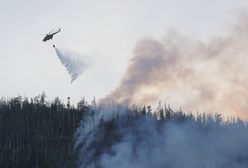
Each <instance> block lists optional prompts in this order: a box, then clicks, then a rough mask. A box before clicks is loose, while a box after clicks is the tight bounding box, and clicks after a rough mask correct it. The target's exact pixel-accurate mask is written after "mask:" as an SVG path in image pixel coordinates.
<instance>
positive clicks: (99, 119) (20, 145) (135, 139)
mask: <svg viewBox="0 0 248 168" xmlns="http://www.w3.org/2000/svg"><path fill="white" fill-rule="evenodd" d="M247 149H248V127H247V124H246V122H244V121H242V120H240V119H238V118H226V119H225V120H224V119H223V118H222V115H221V114H205V113H197V114H196V115H193V114H192V113H190V112H188V113H184V112H183V111H181V110H178V111H174V110H172V109H171V108H170V106H168V105H167V106H166V105H162V104H161V103H160V104H159V105H158V107H157V108H155V109H152V107H151V106H135V105H132V106H126V105H121V104H117V103H113V102H112V103H109V104H105V105H97V104H96V101H95V100H93V101H92V102H91V103H87V102H86V101H85V100H84V99H82V100H81V101H80V102H78V103H77V105H76V106H74V105H71V104H70V98H68V99H67V101H66V103H63V102H62V101H61V100H60V99H59V98H55V99H54V100H52V101H48V100H46V95H45V93H43V94H41V95H39V96H37V97H35V98H25V97H21V96H18V97H13V98H8V99H6V98H2V99H1V101H0V167H1V168H2V167H4V168H12V167H13V168H14V167H18V168H28V167H30V168H56V167H59V168H63V167H66V168H67V167H68V168H76V167H77V168H88V167H89V168H115V167H118V168H126V167H130V168H150V167H156V168H160V167H161V168H164V167H166V168H179V167H188V168H198V167H207V168H208V167H211V168H220V167H227V168H229V167H230V168H231V167H237V168H245V167H247V165H248V157H247V156H248V153H247V151H248V150H247Z"/></svg>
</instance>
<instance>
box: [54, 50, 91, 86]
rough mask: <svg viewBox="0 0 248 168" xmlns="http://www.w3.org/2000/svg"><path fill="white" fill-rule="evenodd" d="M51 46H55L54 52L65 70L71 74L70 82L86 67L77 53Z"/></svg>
mask: <svg viewBox="0 0 248 168" xmlns="http://www.w3.org/2000/svg"><path fill="white" fill-rule="evenodd" d="M53 47H54V48H55V51H56V54H57V56H58V58H59V60H60V62H61V63H62V64H63V65H64V67H65V68H66V70H67V72H68V73H69V75H70V76H71V83H72V82H73V81H75V80H76V79H77V78H78V76H80V75H81V74H82V73H83V71H84V70H85V68H86V67H87V66H86V63H85V62H83V61H82V60H81V59H82V56H81V55H79V54H77V53H74V52H70V51H65V50H62V49H59V48H57V47H55V46H53Z"/></svg>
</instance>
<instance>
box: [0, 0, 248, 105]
mask: <svg viewBox="0 0 248 168" xmlns="http://www.w3.org/2000/svg"><path fill="white" fill-rule="evenodd" d="M246 7H248V1H247V0H101V1H100V0H56V1H55V0H42V1H41V0H40V1H34V0H21V1H20V0H5V1H4V0H0V20H1V28H0V37H1V45H0V58H1V61H0V97H2V96H6V97H11V96H17V95H18V94H20V95H25V96H28V97H33V96H36V95H38V94H40V93H41V92H42V91H45V92H46V93H47V95H48V98H49V99H52V98H54V97H55V96H59V97H61V98H62V99H66V97H67V96H70V97H71V98H72V100H73V101H78V100H79V99H80V98H82V97H86V98H87V99H88V100H91V99H92V98H93V97H94V96H95V97H96V98H97V99H98V98H102V97H104V96H105V95H106V94H108V93H109V92H110V91H111V90H113V89H114V88H115V87H117V85H118V83H119V82H120V80H121V77H122V74H123V73H124V72H125V69H126V67H127V65H128V61H129V59H130V58H131V57H132V50H133V48H134V47H135V44H136V42H137V41H139V40H141V39H143V38H153V39H163V38H164V36H165V35H166V32H168V31H170V30H176V31H178V32H179V33H181V34H183V35H185V36H187V37H189V38H194V39H199V40H202V41H208V40H210V39H211V38H213V37H215V36H218V35H223V34H225V32H226V31H228V28H229V25H231V24H232V23H233V22H235V20H236V16H237V14H238V13H239V11H240V10H245V9H247V8H246ZM58 27H61V28H62V31H61V32H60V33H59V34H57V35H56V36H55V37H54V39H53V40H52V41H49V42H47V43H44V42H42V38H43V36H42V35H40V34H44V33H47V32H49V31H50V30H51V29H53V28H58ZM53 44H55V45H56V46H57V47H59V48H63V49H67V50H72V51H76V52H78V53H81V54H82V55H86V56H87V57H89V59H90V65H89V68H88V69H87V70H86V71H85V72H84V73H83V74H82V75H81V76H79V78H78V79H77V80H76V81H74V82H73V83H72V84H71V83H70V77H69V75H68V74H67V72H66V70H65V68H64V67H63V66H62V65H61V63H60V62H59V60H58V58H57V56H56V54H55V51H54V49H53V48H52V47H51V46H52V45H53Z"/></svg>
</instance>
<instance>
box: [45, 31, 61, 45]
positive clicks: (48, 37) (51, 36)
mask: <svg viewBox="0 0 248 168" xmlns="http://www.w3.org/2000/svg"><path fill="white" fill-rule="evenodd" d="M60 31H61V28H58V29H53V30H51V31H50V32H49V33H47V34H46V36H45V37H44V39H43V41H44V42H46V41H47V40H52V39H53V35H55V34H57V33H58V32H60Z"/></svg>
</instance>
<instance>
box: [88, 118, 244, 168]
mask: <svg viewBox="0 0 248 168" xmlns="http://www.w3.org/2000/svg"><path fill="white" fill-rule="evenodd" d="M122 129H123V130H122V132H123V138H122V140H121V141H120V142H118V143H116V144H114V145H113V146H112V147H111V149H110V151H107V152H106V153H105V154H103V155H102V156H101V158H100V166H101V168H116V167H118V168H127V167H128V168H151V167H154V168H182V167H183V168H199V167H202V168H221V167H225V168H234V167H235V168H245V167H247V164H248V161H247V159H248V158H247V156H248V150H247V149H248V140H247V139H248V136H247V134H244V133H245V132H246V133H247V131H241V132H240V131H237V130H225V129H221V128H215V129H210V130H208V131H206V132H202V130H201V129H196V128H193V127H191V123H185V124H168V125H167V126H166V127H164V128H162V131H158V130H157V128H156V122H154V121H152V120H149V119H148V120H141V121H137V122H136V123H134V125H133V127H131V128H127V129H126V128H122ZM93 167H94V166H93Z"/></svg>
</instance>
